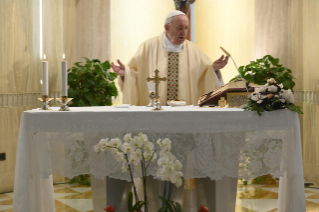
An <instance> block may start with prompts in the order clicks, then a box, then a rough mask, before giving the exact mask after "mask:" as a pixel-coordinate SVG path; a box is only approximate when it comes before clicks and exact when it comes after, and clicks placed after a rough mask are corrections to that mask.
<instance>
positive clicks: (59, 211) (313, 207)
mask: <svg viewBox="0 0 319 212" xmlns="http://www.w3.org/2000/svg"><path fill="white" fill-rule="evenodd" d="M305 194H306V205H307V212H319V189H314V188H306V189H305ZM54 198H55V207H56V210H55V211H56V212H64V211H67V212H87V211H88V212H92V211H93V204H92V192H91V187H86V186H72V185H69V184H59V185H54ZM277 203H278V184H271V185H248V186H238V188H237V201H236V211H235V212H277ZM12 205H13V193H5V194H0V212H12V211H13V210H12ZM101 211H103V210H101Z"/></svg>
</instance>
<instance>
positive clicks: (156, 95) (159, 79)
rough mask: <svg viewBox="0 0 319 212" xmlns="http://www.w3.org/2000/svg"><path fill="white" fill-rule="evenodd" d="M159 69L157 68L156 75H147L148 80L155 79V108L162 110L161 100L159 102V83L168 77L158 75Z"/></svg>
mask: <svg viewBox="0 0 319 212" xmlns="http://www.w3.org/2000/svg"><path fill="white" fill-rule="evenodd" d="M158 72H159V71H158V70H157V69H156V70H155V76H154V77H152V78H151V77H147V79H146V80H147V82H150V81H153V82H154V83H155V106H154V108H153V110H162V108H161V105H160V102H159V96H158V85H159V83H160V82H161V81H166V77H163V78H161V77H160V76H158Z"/></svg>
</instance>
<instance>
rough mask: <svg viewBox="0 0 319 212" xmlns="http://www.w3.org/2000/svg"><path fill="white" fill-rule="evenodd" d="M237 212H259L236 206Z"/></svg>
mask: <svg viewBox="0 0 319 212" xmlns="http://www.w3.org/2000/svg"><path fill="white" fill-rule="evenodd" d="M235 212H258V211H255V210H251V209H248V208H245V207H242V206H239V205H236V208H235Z"/></svg>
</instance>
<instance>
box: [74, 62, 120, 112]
mask: <svg viewBox="0 0 319 212" xmlns="http://www.w3.org/2000/svg"><path fill="white" fill-rule="evenodd" d="M84 58H85V60H86V63H85V64H84V65H81V62H77V63H75V64H74V66H73V67H72V68H70V69H69V70H68V85H69V86H70V87H69V89H68V96H69V97H70V98H73V100H72V102H73V103H72V107H81V106H107V105H112V97H116V96H117V95H118V92H117V88H116V86H115V83H114V80H115V79H116V77H117V74H116V73H114V72H111V71H109V69H110V67H111V66H110V63H109V61H105V62H103V63H101V61H100V60H98V59H93V60H89V59H88V58H86V57H84Z"/></svg>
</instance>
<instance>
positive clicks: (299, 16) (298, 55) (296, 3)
mask: <svg viewBox="0 0 319 212" xmlns="http://www.w3.org/2000/svg"><path fill="white" fill-rule="evenodd" d="M290 37H291V53H290V68H291V71H292V75H293V76H294V78H295V79H294V81H295V83H296V85H295V88H294V89H295V90H302V89H303V85H304V84H303V62H304V56H303V2H302V1H300V0H291V36H290Z"/></svg>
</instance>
